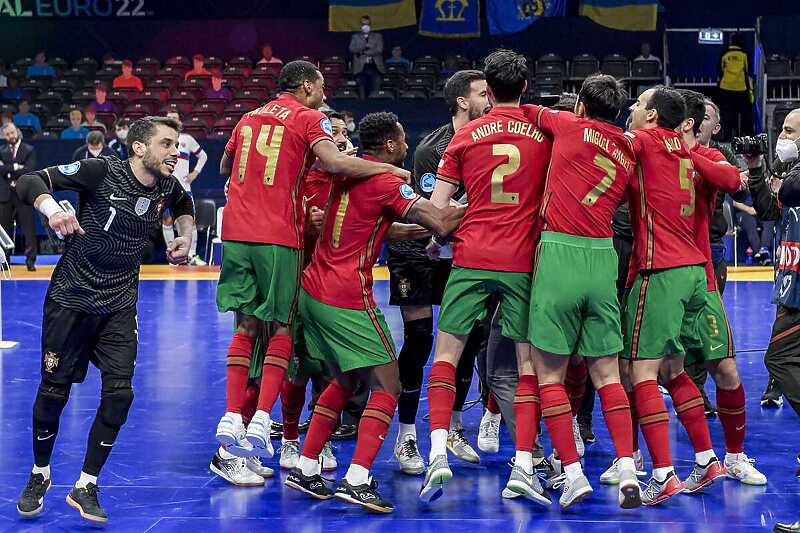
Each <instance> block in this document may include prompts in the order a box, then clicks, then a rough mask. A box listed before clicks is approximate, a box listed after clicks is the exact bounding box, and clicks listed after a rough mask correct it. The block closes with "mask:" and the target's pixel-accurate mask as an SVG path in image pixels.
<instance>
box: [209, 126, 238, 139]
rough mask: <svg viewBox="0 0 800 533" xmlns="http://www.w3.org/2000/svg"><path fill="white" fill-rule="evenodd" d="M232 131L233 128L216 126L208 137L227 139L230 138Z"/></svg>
mask: <svg viewBox="0 0 800 533" xmlns="http://www.w3.org/2000/svg"><path fill="white" fill-rule="evenodd" d="M231 133H233V128H214V129H212V130H211V133H210V134H209V135H208V137H207V138H211V139H219V140H227V139H229V138H230V136H231Z"/></svg>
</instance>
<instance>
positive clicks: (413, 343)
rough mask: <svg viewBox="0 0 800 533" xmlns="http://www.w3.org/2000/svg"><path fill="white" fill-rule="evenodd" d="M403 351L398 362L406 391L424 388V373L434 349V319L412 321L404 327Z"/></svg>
mask: <svg viewBox="0 0 800 533" xmlns="http://www.w3.org/2000/svg"><path fill="white" fill-rule="evenodd" d="M403 339H404V341H403V349H402V350H401V351H400V357H399V359H398V361H397V363H398V366H399V369H400V382H401V383H402V384H403V388H404V389H406V390H416V389H419V388H420V387H421V386H422V371H423V368H425V363H427V362H428V356H430V353H431V349H432V348H433V317H428V318H421V319H419V320H411V321H409V322H406V323H405V324H404V325H403Z"/></svg>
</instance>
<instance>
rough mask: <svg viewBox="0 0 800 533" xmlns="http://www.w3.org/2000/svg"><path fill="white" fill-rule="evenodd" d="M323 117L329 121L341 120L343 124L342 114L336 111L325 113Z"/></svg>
mask: <svg viewBox="0 0 800 533" xmlns="http://www.w3.org/2000/svg"><path fill="white" fill-rule="evenodd" d="M325 116H326V117H328V118H329V119H334V118H335V119H336V120H341V121H342V122H344V115H343V114H342V113H339V112H338V111H334V110H330V111H326V112H325Z"/></svg>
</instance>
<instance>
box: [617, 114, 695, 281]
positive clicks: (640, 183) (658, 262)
mask: <svg viewBox="0 0 800 533" xmlns="http://www.w3.org/2000/svg"><path fill="white" fill-rule="evenodd" d="M626 135H627V136H628V137H629V138H630V139H631V142H632V145H633V150H634V153H635V155H636V158H637V160H638V165H637V168H636V170H637V176H636V177H635V179H633V180H631V188H630V193H629V201H630V210H631V227H632V229H633V237H634V246H633V257H632V260H633V261H634V263H633V264H635V267H636V268H632V269H631V274H634V275H635V272H637V271H639V270H660V269H664V268H672V267H679V266H687V265H702V264H704V263H705V261H706V259H705V256H704V255H703V253H702V252H701V251H700V250H699V249H698V248H697V246H696V245H695V240H694V215H695V189H694V185H695V174H694V168H693V167H692V160H691V156H690V155H689V151H688V150H687V149H686V147H685V146H684V145H683V141H682V140H681V137H680V135H679V134H678V133H677V132H675V131H673V130H670V129H667V128H661V127H658V128H651V129H643V130H635V131H633V132H629V133H627V134H626Z"/></svg>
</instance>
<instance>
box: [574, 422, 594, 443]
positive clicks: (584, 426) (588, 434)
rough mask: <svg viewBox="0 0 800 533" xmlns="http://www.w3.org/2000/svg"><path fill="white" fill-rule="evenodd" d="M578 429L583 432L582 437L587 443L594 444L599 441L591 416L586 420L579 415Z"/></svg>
mask: <svg viewBox="0 0 800 533" xmlns="http://www.w3.org/2000/svg"><path fill="white" fill-rule="evenodd" d="M578 429H579V430H580V432H581V439H583V442H585V443H587V444H594V443H595V441H597V437H596V436H595V434H594V431H593V430H592V419H591V418H590V419H588V420H585V419H581V417H578Z"/></svg>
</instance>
